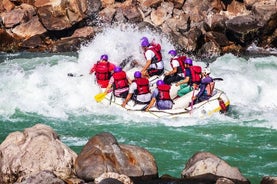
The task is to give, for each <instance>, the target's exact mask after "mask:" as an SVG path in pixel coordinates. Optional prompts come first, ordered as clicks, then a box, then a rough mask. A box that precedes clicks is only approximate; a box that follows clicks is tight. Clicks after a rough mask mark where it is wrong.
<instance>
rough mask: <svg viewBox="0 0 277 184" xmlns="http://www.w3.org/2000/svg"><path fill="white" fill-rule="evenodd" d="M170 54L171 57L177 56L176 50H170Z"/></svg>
mask: <svg viewBox="0 0 277 184" xmlns="http://www.w3.org/2000/svg"><path fill="white" fill-rule="evenodd" d="M168 54H170V55H171V56H177V52H176V50H170V51H169V52H168Z"/></svg>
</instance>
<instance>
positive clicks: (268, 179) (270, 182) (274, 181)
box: [261, 176, 277, 184]
mask: <svg viewBox="0 0 277 184" xmlns="http://www.w3.org/2000/svg"><path fill="white" fill-rule="evenodd" d="M261 184H277V177H272V176H265V177H263V179H262V181H261Z"/></svg>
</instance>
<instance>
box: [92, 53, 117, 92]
mask: <svg viewBox="0 0 277 184" xmlns="http://www.w3.org/2000/svg"><path fill="white" fill-rule="evenodd" d="M108 59H109V57H108V55H107V54H103V55H101V57H100V60H99V61H97V63H96V64H94V65H93V67H92V68H91V69H90V72H89V74H92V73H95V76H96V81H97V84H98V85H99V86H100V87H101V88H106V87H107V86H108V84H109V80H110V78H111V76H112V72H113V70H114V68H115V65H114V64H112V63H111V62H109V61H108Z"/></svg>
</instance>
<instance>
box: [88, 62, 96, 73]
mask: <svg viewBox="0 0 277 184" xmlns="http://www.w3.org/2000/svg"><path fill="white" fill-rule="evenodd" d="M95 67H96V65H95V64H94V65H93V67H92V68H91V69H90V71H89V74H92V73H93V72H95Z"/></svg>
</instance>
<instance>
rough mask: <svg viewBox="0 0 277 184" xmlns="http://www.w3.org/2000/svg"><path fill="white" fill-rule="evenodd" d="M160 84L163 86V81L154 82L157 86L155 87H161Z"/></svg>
mask: <svg viewBox="0 0 277 184" xmlns="http://www.w3.org/2000/svg"><path fill="white" fill-rule="evenodd" d="M162 84H164V81H163V80H158V81H157V82H156V85H157V86H160V85H162Z"/></svg>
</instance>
